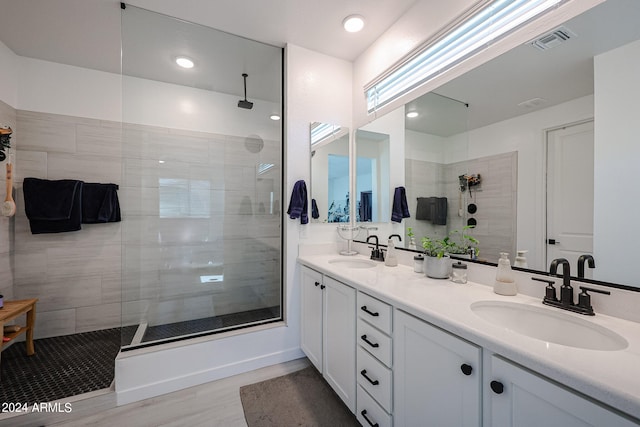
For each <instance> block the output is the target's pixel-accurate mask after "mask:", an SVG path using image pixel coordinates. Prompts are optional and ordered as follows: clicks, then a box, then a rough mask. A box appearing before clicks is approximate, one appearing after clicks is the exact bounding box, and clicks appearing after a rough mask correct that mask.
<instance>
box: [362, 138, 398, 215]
mask: <svg viewBox="0 0 640 427" xmlns="http://www.w3.org/2000/svg"><path fill="white" fill-rule="evenodd" d="M355 139H356V174H355V177H356V221H357V222H386V221H388V220H389V171H390V169H391V168H390V165H389V149H390V146H389V145H390V144H389V142H390V141H389V139H390V138H389V135H388V134H386V133H379V132H372V131H367V130H363V129H358V130H357V131H356V138H355Z"/></svg>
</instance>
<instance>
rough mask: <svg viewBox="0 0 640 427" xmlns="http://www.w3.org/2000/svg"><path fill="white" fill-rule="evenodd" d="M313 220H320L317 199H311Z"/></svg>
mask: <svg viewBox="0 0 640 427" xmlns="http://www.w3.org/2000/svg"><path fill="white" fill-rule="evenodd" d="M311 218H313V219H318V218H320V212H319V211H318V204H317V203H316V199H311Z"/></svg>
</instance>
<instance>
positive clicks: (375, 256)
mask: <svg viewBox="0 0 640 427" xmlns="http://www.w3.org/2000/svg"><path fill="white" fill-rule="evenodd" d="M370 239H375V243H376V247H375V248H374V247H372V246H369V247H370V248H371V249H372V251H371V259H372V260H374V261H384V252H383V251H382V250H381V249H380V245H379V242H378V236H376V235H375V234H372V235H371V236H369V237H367V243H369V240H370Z"/></svg>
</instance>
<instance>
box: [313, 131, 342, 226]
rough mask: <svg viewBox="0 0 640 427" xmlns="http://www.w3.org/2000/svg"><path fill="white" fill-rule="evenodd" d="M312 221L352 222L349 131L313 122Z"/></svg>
mask: <svg viewBox="0 0 640 427" xmlns="http://www.w3.org/2000/svg"><path fill="white" fill-rule="evenodd" d="M310 133H311V182H310V183H309V186H310V198H309V199H310V201H311V206H310V212H309V213H310V216H309V218H310V221H311V222H312V223H314V222H323V223H324V222H350V203H351V202H350V200H349V199H350V196H349V189H350V188H349V186H350V181H349V128H347V127H344V126H339V125H335V124H330V123H321V122H314V123H311V127H310Z"/></svg>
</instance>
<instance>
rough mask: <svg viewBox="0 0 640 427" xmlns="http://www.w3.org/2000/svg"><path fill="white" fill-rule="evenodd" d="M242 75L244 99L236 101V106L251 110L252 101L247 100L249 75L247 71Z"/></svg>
mask: <svg viewBox="0 0 640 427" xmlns="http://www.w3.org/2000/svg"><path fill="white" fill-rule="evenodd" d="M242 77H243V78H244V99H241V100H240V101H238V108H244V109H246V110H251V109H252V108H253V102H250V101H247V77H249V75H248V74H247V73H243V74H242Z"/></svg>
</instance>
